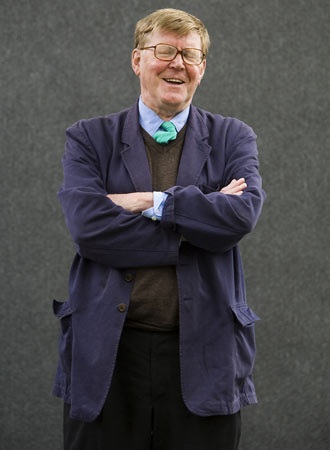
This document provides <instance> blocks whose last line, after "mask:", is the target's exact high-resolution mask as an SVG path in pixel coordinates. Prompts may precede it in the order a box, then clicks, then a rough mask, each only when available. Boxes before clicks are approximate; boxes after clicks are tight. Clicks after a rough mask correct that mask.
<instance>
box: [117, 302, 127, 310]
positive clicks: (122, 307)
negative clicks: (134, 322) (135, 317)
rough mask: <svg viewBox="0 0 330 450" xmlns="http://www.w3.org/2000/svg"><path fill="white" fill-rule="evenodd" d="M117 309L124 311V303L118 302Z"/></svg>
mask: <svg viewBox="0 0 330 450" xmlns="http://www.w3.org/2000/svg"><path fill="white" fill-rule="evenodd" d="M117 309H118V311H119V312H125V311H126V305H125V303H119V305H118V306H117Z"/></svg>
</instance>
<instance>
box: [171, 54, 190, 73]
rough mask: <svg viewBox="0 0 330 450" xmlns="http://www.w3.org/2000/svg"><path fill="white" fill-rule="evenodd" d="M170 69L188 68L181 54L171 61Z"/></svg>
mask: <svg viewBox="0 0 330 450" xmlns="http://www.w3.org/2000/svg"><path fill="white" fill-rule="evenodd" d="M169 67H173V68H175V69H182V68H185V67H186V66H185V65H184V62H183V59H182V54H181V53H178V54H177V55H176V57H175V58H174V59H172V61H170V64H169Z"/></svg>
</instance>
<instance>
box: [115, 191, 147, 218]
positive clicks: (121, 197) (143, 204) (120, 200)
mask: <svg viewBox="0 0 330 450" xmlns="http://www.w3.org/2000/svg"><path fill="white" fill-rule="evenodd" d="M107 197H108V198H109V199H110V200H111V201H112V202H113V203H115V204H116V205H119V206H121V207H122V208H124V209H126V210H127V211H130V212H132V213H136V214H138V213H140V212H141V211H144V210H145V209H148V208H151V207H152V206H153V204H154V198H153V194H152V192H131V193H129V194H107Z"/></svg>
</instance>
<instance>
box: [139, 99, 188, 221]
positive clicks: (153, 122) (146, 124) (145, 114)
mask: <svg viewBox="0 0 330 450" xmlns="http://www.w3.org/2000/svg"><path fill="white" fill-rule="evenodd" d="M189 111H190V105H189V106H187V108H186V109H184V110H183V111H181V112H180V113H179V114H177V115H176V116H175V117H173V119H171V122H172V123H173V124H174V126H175V128H176V130H177V132H179V131H180V130H181V129H182V128H183V127H184V126H185V124H186V122H187V119H188V116H189ZM163 122H164V120H163V119H161V118H160V117H159V116H158V115H157V114H156V113H155V111H153V110H152V109H150V108H148V106H146V105H145V104H144V103H143V101H142V97H141V96H140V99H139V123H140V125H141V127H142V128H143V129H144V130H145V131H146V132H147V133H148V134H150V136H153V135H154V134H155V133H156V131H158V129H159V127H160V126H161V124H162V123H163ZM153 196H154V206H153V207H151V208H148V209H145V210H144V211H142V213H141V214H142V215H143V216H145V217H148V218H149V219H152V220H160V219H161V217H162V213H163V208H164V204H165V201H166V199H167V197H168V194H166V193H165V192H159V191H154V192H153Z"/></svg>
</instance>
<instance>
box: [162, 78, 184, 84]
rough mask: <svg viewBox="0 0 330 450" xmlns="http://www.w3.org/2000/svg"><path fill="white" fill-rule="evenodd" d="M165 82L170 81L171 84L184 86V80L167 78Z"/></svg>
mask: <svg viewBox="0 0 330 450" xmlns="http://www.w3.org/2000/svg"><path fill="white" fill-rule="evenodd" d="M165 81H170V82H171V83H177V84H182V83H183V81H182V80H178V79H176V78H165Z"/></svg>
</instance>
